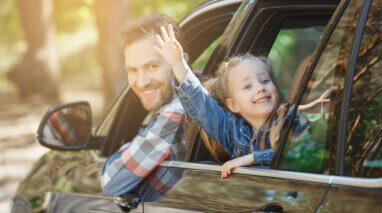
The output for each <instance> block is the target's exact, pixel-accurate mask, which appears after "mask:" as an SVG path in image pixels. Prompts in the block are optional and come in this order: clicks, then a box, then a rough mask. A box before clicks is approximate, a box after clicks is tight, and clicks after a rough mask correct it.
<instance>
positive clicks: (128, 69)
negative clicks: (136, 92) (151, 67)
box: [126, 68, 137, 73]
mask: <svg viewBox="0 0 382 213" xmlns="http://www.w3.org/2000/svg"><path fill="white" fill-rule="evenodd" d="M126 71H127V72H128V73H133V72H135V71H137V70H136V69H132V68H127V69H126Z"/></svg>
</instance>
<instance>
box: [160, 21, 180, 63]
mask: <svg viewBox="0 0 382 213" xmlns="http://www.w3.org/2000/svg"><path fill="white" fill-rule="evenodd" d="M160 29H161V31H162V37H161V36H160V35H158V34H157V35H156V36H155V39H156V40H157V42H158V44H159V45H160V47H158V46H156V45H154V49H155V50H156V51H157V52H158V53H159V54H160V55H161V56H162V57H163V59H164V60H165V61H166V62H167V63H168V64H169V65H170V66H171V67H173V68H174V66H175V65H176V64H177V63H183V61H184V58H183V49H182V46H181V45H180V43H179V42H178V41H177V40H176V38H175V34H174V30H173V28H172V25H171V24H169V25H168V26H167V29H168V33H167V31H166V29H165V27H163V26H162V27H161V28H160Z"/></svg>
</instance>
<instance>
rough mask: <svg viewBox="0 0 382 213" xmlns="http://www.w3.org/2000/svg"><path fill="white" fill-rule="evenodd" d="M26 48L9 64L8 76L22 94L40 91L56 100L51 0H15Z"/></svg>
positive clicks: (58, 70)
mask: <svg viewBox="0 0 382 213" xmlns="http://www.w3.org/2000/svg"><path fill="white" fill-rule="evenodd" d="M18 8H19V10H20V17H21V23H22V26H23V29H24V31H25V39H26V42H27V44H28V50H27V52H26V53H25V54H24V55H23V57H22V58H21V60H20V61H19V62H18V63H17V64H16V65H15V66H13V67H12V68H11V70H10V72H9V73H8V77H9V78H10V80H11V81H12V82H14V83H15V85H16V87H17V88H18V90H19V93H20V95H21V96H22V97H26V96H30V95H32V94H41V95H42V96H43V97H44V98H46V99H48V100H50V101H57V100H58V86H57V80H58V77H59V72H60V69H59V59H58V54H57V51H56V46H55V35H56V34H55V27H54V23H53V21H52V14H53V5H52V1H51V0H33V1H31V0H18Z"/></svg>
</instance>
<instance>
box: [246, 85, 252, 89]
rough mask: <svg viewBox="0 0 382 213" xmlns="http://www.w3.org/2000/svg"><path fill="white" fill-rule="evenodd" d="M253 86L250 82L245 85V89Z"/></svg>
mask: <svg viewBox="0 0 382 213" xmlns="http://www.w3.org/2000/svg"><path fill="white" fill-rule="evenodd" d="M251 88H252V85H250V84H248V85H245V87H244V89H251Z"/></svg>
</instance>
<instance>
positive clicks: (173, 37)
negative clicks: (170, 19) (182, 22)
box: [167, 24, 175, 41]
mask: <svg viewBox="0 0 382 213" xmlns="http://www.w3.org/2000/svg"><path fill="white" fill-rule="evenodd" d="M167 28H168V34H169V36H170V39H171V41H174V40H175V34H174V29H173V28H172V24H169V25H168V26H167Z"/></svg>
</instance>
